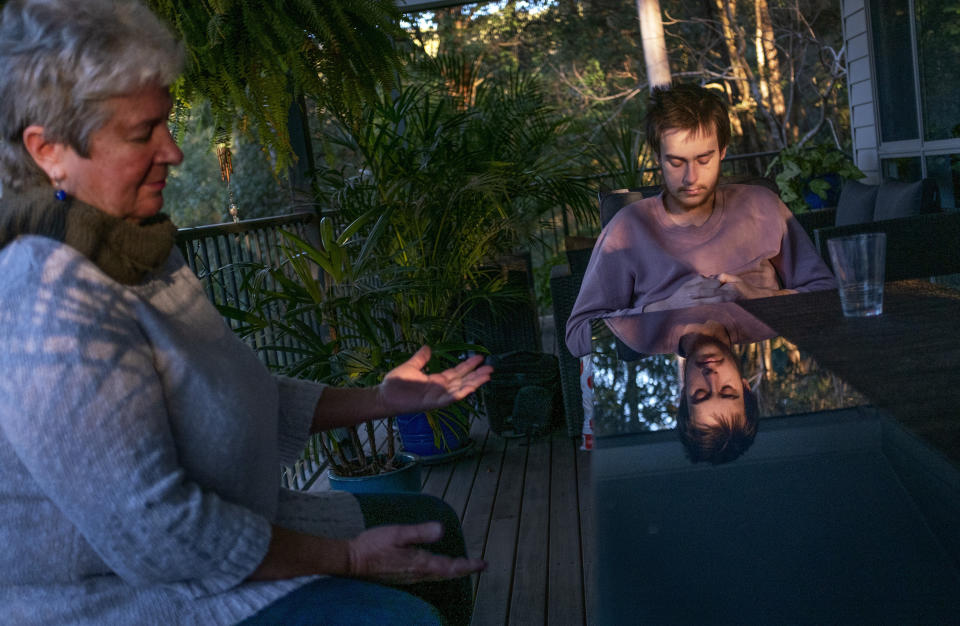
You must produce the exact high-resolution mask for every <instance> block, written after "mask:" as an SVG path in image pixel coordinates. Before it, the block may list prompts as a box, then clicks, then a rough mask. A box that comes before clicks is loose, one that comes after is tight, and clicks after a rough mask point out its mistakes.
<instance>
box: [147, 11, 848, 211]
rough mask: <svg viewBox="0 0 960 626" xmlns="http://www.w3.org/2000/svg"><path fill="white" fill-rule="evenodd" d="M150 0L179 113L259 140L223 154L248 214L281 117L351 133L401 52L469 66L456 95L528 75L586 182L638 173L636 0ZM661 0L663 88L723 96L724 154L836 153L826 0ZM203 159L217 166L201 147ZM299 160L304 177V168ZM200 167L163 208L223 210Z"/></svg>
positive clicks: (836, 43)
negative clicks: (203, 111)
mask: <svg viewBox="0 0 960 626" xmlns="http://www.w3.org/2000/svg"><path fill="white" fill-rule="evenodd" d="M646 2H647V0H643V4H646ZM149 3H150V4H151V6H153V7H154V8H155V9H156V10H157V11H158V13H160V14H161V15H163V16H164V17H166V18H167V19H168V20H169V21H170V22H171V24H173V25H174V27H175V28H176V29H177V30H178V31H179V32H180V33H181V35H182V36H183V37H184V41H185V42H186V44H187V48H188V51H189V54H188V60H189V61H188V62H189V65H188V68H187V72H186V75H185V77H184V80H183V82H182V83H181V84H179V85H178V86H177V94H178V95H179V96H180V109H179V110H178V113H179V114H180V115H182V116H184V119H185V117H186V116H189V115H190V114H191V112H192V111H194V110H195V105H196V103H198V102H208V103H209V107H210V113H209V115H207V116H206V117H205V118H204V119H205V120H206V121H205V124H206V126H204V125H203V124H199V125H198V128H200V130H203V131H204V132H206V133H208V134H209V136H210V137H211V139H210V144H217V143H220V144H230V145H241V144H242V141H240V140H239V139H238V136H237V135H236V133H237V132H239V133H240V134H241V135H244V136H246V137H248V138H249V139H248V140H249V141H252V142H254V143H255V144H257V145H259V146H260V150H259V151H257V150H256V149H249V150H245V152H244V154H242V155H234V156H235V157H239V158H235V159H234V162H235V164H237V166H238V167H239V166H240V165H241V162H243V164H244V165H245V166H249V167H247V173H239V172H238V178H235V179H234V187H235V190H236V191H237V193H238V196H239V200H240V204H241V207H240V208H241V214H242V215H243V216H245V217H251V216H254V215H258V214H262V212H260V211H258V210H257V209H258V207H260V206H268V207H270V208H269V211H270V212H276V210H275V209H276V208H277V207H278V203H277V202H274V201H273V200H268V198H267V197H266V196H263V195H262V194H261V196H260V197H258V198H254V197H250V196H247V195H246V194H245V193H244V192H243V191H242V188H243V186H244V181H256V185H255V186H256V187H258V188H266V187H271V186H273V191H272V192H271V193H270V194H267V196H269V197H271V198H281V199H282V198H283V197H284V195H285V194H286V193H287V192H286V191H285V190H284V188H283V184H281V183H280V179H282V178H283V177H284V175H285V174H286V172H287V169H286V168H287V167H288V166H289V165H291V164H293V163H294V162H295V158H294V155H295V153H296V150H295V148H294V143H296V139H297V137H296V133H295V132H294V133H293V141H292V140H291V132H290V129H289V128H288V123H289V120H291V119H296V118H297V117H298V116H300V115H301V114H302V113H307V114H308V116H307V117H308V119H309V123H310V124H311V126H312V127H313V130H314V131H315V133H317V134H318V135H319V134H322V131H323V130H324V129H325V128H327V127H329V125H330V124H331V123H336V124H341V123H342V124H347V125H348V126H350V125H354V126H355V125H356V124H359V123H360V119H361V118H360V111H361V110H362V105H363V103H364V102H370V101H372V100H373V99H375V98H378V97H380V96H379V95H378V94H382V93H384V92H385V91H386V92H389V90H390V89H391V88H392V86H393V85H394V84H395V83H396V80H397V79H398V78H399V77H400V76H401V75H403V74H404V72H405V71H406V69H405V60H404V59H406V58H407V56H408V53H409V49H410V48H411V47H413V48H419V49H421V50H422V51H425V52H426V53H427V54H429V55H431V56H434V57H436V56H438V55H444V54H446V55H448V56H457V57H459V58H462V59H465V60H466V61H467V62H466V63H464V64H462V65H461V67H460V70H461V74H460V75H459V76H457V77H453V76H450V77H449V87H450V89H457V90H460V96H461V97H463V98H466V99H469V98H472V97H474V96H475V94H476V92H477V90H478V89H480V88H481V86H482V85H483V83H484V82H485V81H491V80H494V79H497V78H498V77H502V76H504V75H506V74H509V73H511V72H521V73H526V74H537V75H538V76H539V79H540V81H539V82H540V84H541V85H542V86H543V91H544V97H545V99H546V100H545V101H546V103H547V104H549V105H550V106H551V107H553V108H554V109H556V110H557V111H558V112H559V113H560V114H561V115H562V116H564V117H565V118H567V119H569V120H570V123H569V124H568V125H567V127H566V129H565V135H564V138H563V140H562V141H561V143H565V144H566V145H568V146H579V147H580V148H581V152H582V162H581V165H580V167H581V168H582V172H583V174H584V175H590V174H592V173H596V172H602V171H610V170H612V169H626V170H630V169H631V168H632V169H633V170H634V171H635V170H637V169H642V167H643V166H644V165H649V164H650V162H649V159H648V155H645V154H644V151H643V141H642V139H643V137H642V136H641V134H640V131H639V129H640V127H641V120H642V117H643V114H644V112H645V108H646V93H647V91H648V87H649V80H648V76H647V72H648V70H647V68H646V63H645V58H644V55H643V46H642V40H641V32H640V27H639V22H638V7H639V6H640V3H638V1H637V0H497V1H496V2H487V3H480V4H470V5H464V6H458V7H453V8H448V9H441V10H436V11H433V12H423V13H420V14H416V15H407V16H404V17H403V21H401V19H400V15H399V14H398V12H397V11H396V9H395V7H394V6H393V4H392V3H391V2H390V1H389V0H323V1H322V2H321V1H318V0H268V1H267V2H253V1H252V0H237V1H236V2H228V3H227V2H219V1H215V0H199V1H191V2H187V1H185V0H149ZM659 5H660V13H661V17H662V25H663V27H664V32H665V36H666V47H667V56H668V61H669V66H670V71H671V74H672V77H673V79H674V80H680V81H689V82H698V83H701V84H705V85H707V86H709V87H711V88H715V89H718V90H722V91H723V92H724V93H725V94H726V95H727V97H728V99H729V101H730V102H731V104H732V106H733V113H734V114H733V116H732V117H733V119H732V122H733V125H734V142H733V145H732V146H731V152H732V153H735V154H736V153H739V154H743V153H751V152H761V151H769V150H778V149H780V148H782V147H785V146H788V145H793V144H798V143H804V142H808V141H811V140H813V142H814V143H818V142H823V141H829V142H831V143H835V144H837V145H840V146H841V147H843V148H846V147H847V144H849V130H848V120H847V117H848V111H847V106H846V92H845V89H846V87H845V84H844V81H843V78H844V73H845V67H844V61H843V54H844V51H843V48H842V43H843V40H842V33H841V17H840V15H839V8H840V7H839V4H838V3H837V2H835V0H659ZM384 90H385V91H384ZM304 107H305V108H304ZM184 139H186V137H184ZM314 139H315V140H316V137H315V138H314ZM187 143H188V144H189V141H187ZM194 143H196V144H197V145H198V147H199V145H200V144H202V142H194ZM317 148H318V149H319V153H318V158H319V159H320V160H321V161H323V163H320V164H319V165H320V166H323V167H332V166H335V165H336V164H337V163H338V162H339V161H341V160H343V159H349V158H351V157H350V155H349V153H347V152H345V151H343V150H341V149H339V148H337V147H336V146H331V145H330V144H329V143H328V144H320V145H318V146H317ZM300 152H301V154H303V151H302V150H301V151H300ZM206 156H207V158H209V159H212V158H213V157H212V152H211V153H210V154H208V155H206ZM254 164H255V167H254V166H253V165H254ZM304 166H309V167H310V168H311V169H312V168H313V164H312V163H307V161H306V160H305V159H301V160H300V161H299V167H300V169H301V170H303V169H304ZM204 169H205V170H206V171H204V172H199V171H198V172H196V173H194V172H193V171H191V170H190V168H189V166H188V167H184V168H181V174H180V177H181V179H182V182H183V184H182V185H181V188H182V189H183V190H184V191H185V193H189V194H190V195H189V197H185V196H180V197H179V198H178V197H177V194H176V189H173V190H172V192H173V193H171V198H170V200H171V202H170V203H169V206H170V207H171V208H173V209H174V210H176V209H177V208H178V207H187V206H189V205H191V204H203V203H208V204H210V203H214V202H215V203H218V204H220V205H222V207H223V208H222V209H221V215H225V211H226V205H227V203H226V202H224V201H223V196H224V195H225V192H223V190H222V189H220V192H219V196H218V197H217V199H216V200H213V199H210V200H207V199H204V197H203V195H202V194H200V193H199V192H200V191H202V190H203V189H204V187H205V185H204V184H199V182H198V181H200V180H201V179H202V180H204V181H206V180H208V179H209V172H211V171H214V172H215V171H216V170H215V169H212V168H210V167H209V166H205V168H204ZM271 169H272V170H273V172H274V173H275V174H279V175H280V179H278V180H277V181H276V182H271V178H270V176H269V175H267V174H266V173H267V172H269V171H270V170H271ZM628 178H629V177H628ZM634 178H636V177H635V176H634ZM622 182H627V183H629V182H630V180H628V179H627V178H625V179H624V180H623V181H622ZM220 185H222V183H220ZM206 186H207V187H208V188H210V189H211V190H212V189H213V188H214V187H215V185H213V186H211V185H209V184H208V185H206ZM321 201H322V199H321ZM278 202H279V204H282V201H278ZM181 221H183V220H181Z"/></svg>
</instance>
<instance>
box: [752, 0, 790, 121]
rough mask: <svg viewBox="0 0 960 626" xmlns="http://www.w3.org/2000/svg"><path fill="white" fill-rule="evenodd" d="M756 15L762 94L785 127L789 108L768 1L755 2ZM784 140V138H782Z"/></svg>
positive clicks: (758, 65) (757, 0) (756, 43)
mask: <svg viewBox="0 0 960 626" xmlns="http://www.w3.org/2000/svg"><path fill="white" fill-rule="evenodd" d="M754 10H755V14H756V23H757V24H756V42H755V45H756V51H757V67H758V69H759V70H760V72H759V73H760V92H761V94H762V95H763V98H764V102H765V104H766V106H767V107H768V108H769V109H770V110H771V111H773V114H774V115H775V116H776V117H777V119H779V120H781V126H782V125H783V122H782V120H783V116H784V114H785V113H786V110H787V107H786V103H785V100H784V97H783V75H782V73H781V72H780V58H779V56H778V55H777V46H776V44H775V36H774V33H773V23H772V21H771V20H770V7H769V5H768V4H767V0H754ZM781 140H782V138H781Z"/></svg>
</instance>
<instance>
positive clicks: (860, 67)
mask: <svg viewBox="0 0 960 626" xmlns="http://www.w3.org/2000/svg"><path fill="white" fill-rule="evenodd" d="M843 40H844V44H845V45H846V49H847V93H848V98H849V104H850V130H851V133H852V135H853V158H854V161H856V163H857V167H859V168H860V169H861V170H863V173H864V174H866V175H867V178H865V179H864V182H869V183H878V182H880V163H879V161H878V160H877V144H878V137H877V127H876V116H875V114H874V102H873V93H874V90H873V74H872V71H871V65H870V43H869V38H868V36H867V14H866V7H865V6H864V0H843Z"/></svg>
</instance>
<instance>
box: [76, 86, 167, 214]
mask: <svg viewBox="0 0 960 626" xmlns="http://www.w3.org/2000/svg"><path fill="white" fill-rule="evenodd" d="M171 104H172V102H171V99H170V93H169V90H168V89H167V88H165V87H159V86H153V87H144V88H143V89H141V90H139V91H136V92H133V93H131V94H129V95H125V96H117V97H114V98H110V99H109V100H108V101H107V106H108V107H109V110H110V111H112V115H111V116H110V119H109V120H108V121H107V123H106V124H105V125H104V126H103V127H102V128H100V129H99V130H97V131H95V132H94V133H93V135H91V138H90V151H89V152H90V157H89V158H84V157H81V156H80V155H78V154H77V153H76V152H75V151H74V150H73V149H72V148H69V147H68V148H66V150H65V151H64V153H63V160H62V161H61V171H60V173H61V174H62V180H61V181H60V187H61V188H62V189H63V190H64V191H66V192H67V193H68V194H70V195H71V196H73V197H74V198H77V199H78V200H80V201H82V202H85V203H87V204H89V205H91V206H94V207H96V208H98V209H100V210H101V211H103V212H104V213H109V214H110V215H113V216H115V217H119V218H122V219H127V220H132V221H140V220H142V219H144V218H147V217H150V216H152V215H155V214H156V213H158V212H159V211H160V209H161V208H162V207H163V188H164V187H165V186H166V179H167V169H168V168H169V166H171V165H178V164H179V163H180V162H181V161H183V153H182V152H181V151H180V148H178V147H177V144H176V143H175V142H174V141H173V137H172V136H171V135H170V130H169V128H168V127H167V120H168V117H169V115H170V107H171Z"/></svg>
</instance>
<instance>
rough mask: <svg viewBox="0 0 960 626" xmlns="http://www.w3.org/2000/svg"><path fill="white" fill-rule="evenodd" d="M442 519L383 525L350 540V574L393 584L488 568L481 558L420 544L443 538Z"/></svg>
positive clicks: (438, 578)
mask: <svg viewBox="0 0 960 626" xmlns="http://www.w3.org/2000/svg"><path fill="white" fill-rule="evenodd" d="M442 536H443V526H442V525H441V524H440V522H427V523H426V524H415V525H407V526H379V527H377V528H372V529H370V530H367V531H364V532H363V533H361V534H359V535H357V536H356V537H355V538H353V539H351V540H350V541H349V544H348V546H349V554H350V570H349V576H351V577H354V578H363V579H366V580H373V581H377V582H384V583H390V584H410V583H417V582H422V581H435V580H446V579H448V578H460V577H461V576H468V575H470V574H473V573H475V572H479V571H482V570H484V569H486V567H487V563H486V562H485V561H483V560H481V559H471V558H465V557H461V558H452V557H449V556H443V555H439V554H433V553H432V552H429V551H427V550H424V549H423V548H421V547H419V546H420V545H422V544H429V543H434V542H436V541H439V540H440V538H441V537H442Z"/></svg>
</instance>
